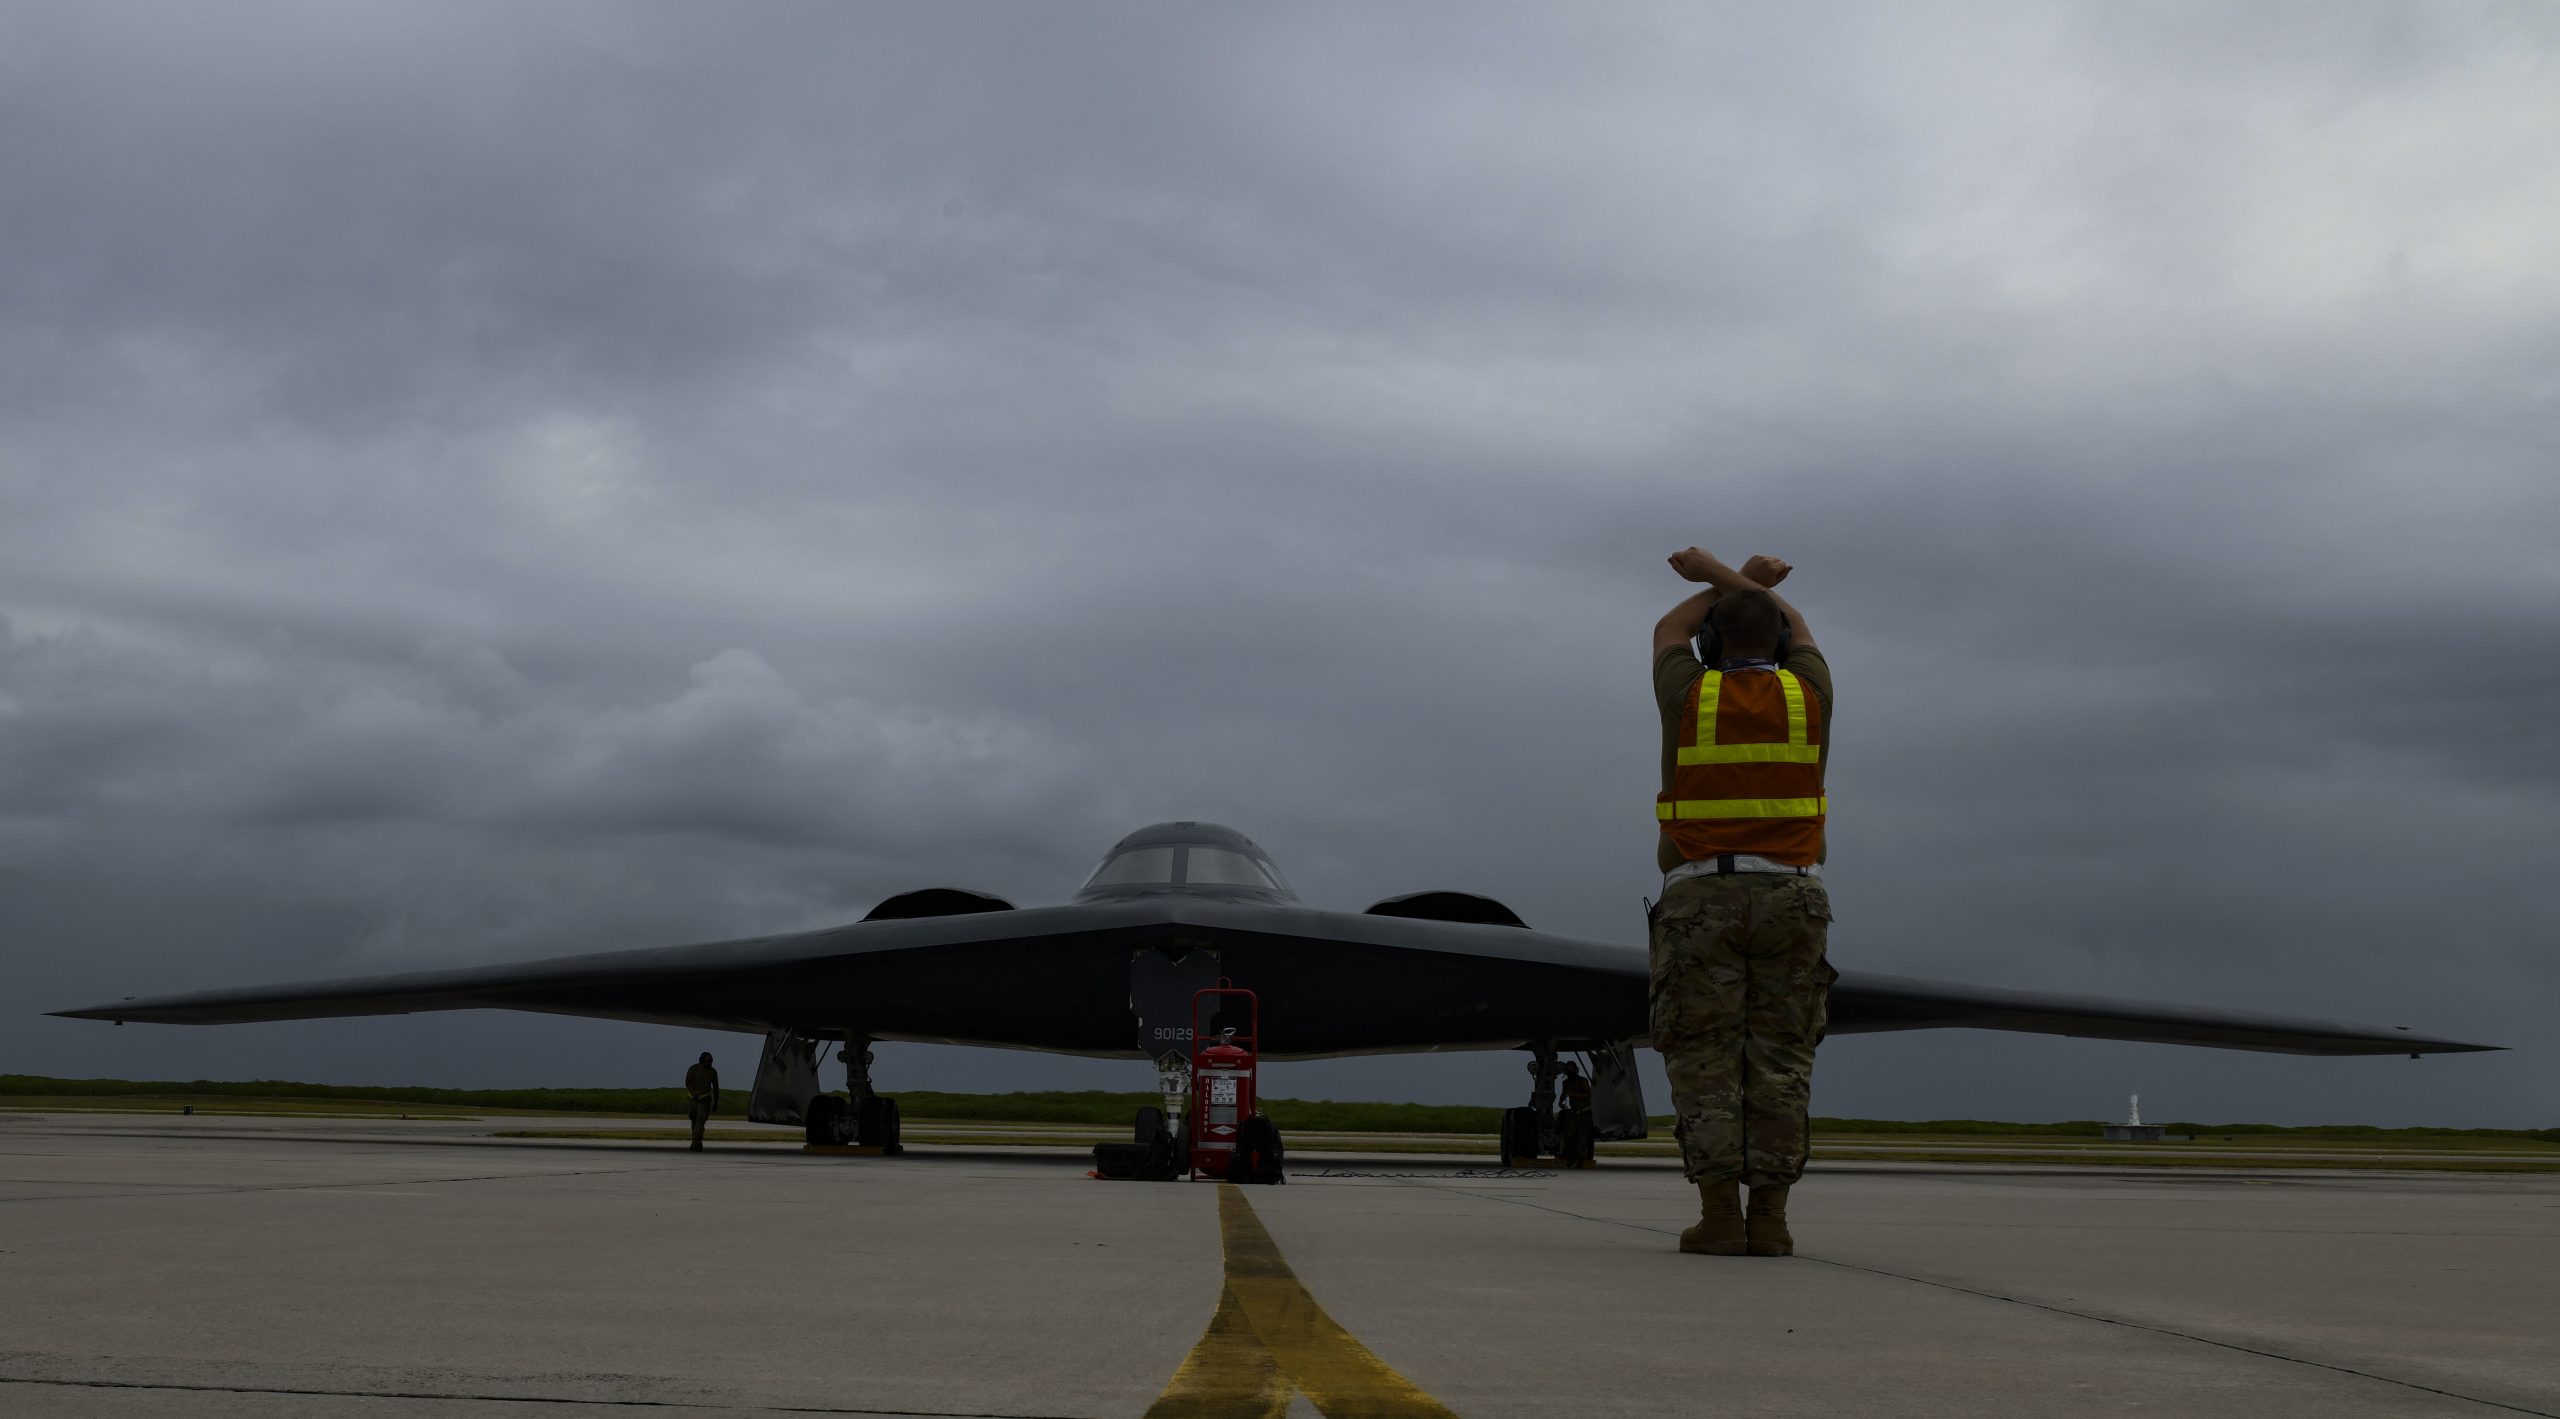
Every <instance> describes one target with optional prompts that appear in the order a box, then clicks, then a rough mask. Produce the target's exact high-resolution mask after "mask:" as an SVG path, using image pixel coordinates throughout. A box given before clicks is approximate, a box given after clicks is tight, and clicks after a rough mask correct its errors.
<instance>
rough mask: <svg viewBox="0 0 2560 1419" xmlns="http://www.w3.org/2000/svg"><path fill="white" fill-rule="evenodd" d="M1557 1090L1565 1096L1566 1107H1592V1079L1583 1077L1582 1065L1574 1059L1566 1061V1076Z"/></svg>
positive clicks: (1559, 1083) (1557, 1086) (1558, 1084)
mask: <svg viewBox="0 0 2560 1419" xmlns="http://www.w3.org/2000/svg"><path fill="white" fill-rule="evenodd" d="M1556 1090H1557V1092H1559V1093H1561V1094H1562V1095H1563V1096H1564V1106H1565V1107H1566V1108H1569V1109H1588V1108H1590V1107H1591V1081H1590V1080H1588V1079H1585V1078H1583V1077H1582V1066H1581V1065H1579V1064H1576V1063H1574V1062H1573V1061H1572V1060H1569V1059H1568V1060H1566V1061H1565V1062H1564V1078H1563V1079H1562V1080H1561V1081H1559V1082H1558V1083H1557V1085H1556Z"/></svg>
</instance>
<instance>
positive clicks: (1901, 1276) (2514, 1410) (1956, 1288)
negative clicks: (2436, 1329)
mask: <svg viewBox="0 0 2560 1419" xmlns="http://www.w3.org/2000/svg"><path fill="white" fill-rule="evenodd" d="M1399 1181H1400V1182H1402V1185H1404V1186H1407V1187H1425V1188H1430V1189H1431V1190H1433V1191H1435V1192H1446V1193H1453V1194H1456V1195H1457V1196H1460V1197H1472V1198H1477V1199H1480V1200H1482V1201H1485V1202H1502V1203H1508V1204H1510V1205H1511V1206H1513V1207H1527V1208H1531V1209H1533V1210H1535V1211H1539V1212H1550V1213H1553V1214H1555V1215H1556V1216H1558V1217H1571V1218H1574V1219H1576V1220H1578V1221H1583V1222H1597V1223H1599V1224H1601V1225H1603V1226H1609V1227H1625V1228H1628V1229H1630V1230H1633V1231H1638V1232H1650V1233H1652V1234H1654V1235H1655V1236H1662V1237H1676V1236H1678V1235H1679V1234H1680V1232H1679V1229H1678V1228H1676V1227H1656V1226H1652V1225H1650V1224H1648V1223H1644V1222H1628V1221H1622V1220H1620V1219H1619V1218H1615V1217H1594V1216H1591V1215H1590V1214H1589V1213H1584V1212H1575V1211H1572V1210H1571V1209H1569V1208H1563V1207H1550V1206H1548V1205H1547V1204H1546V1203H1543V1202H1531V1201H1529V1200H1528V1199H1526V1198H1519V1197H1506V1196H1504V1195H1502V1194H1500V1193H1494V1192H1480V1191H1476V1190H1474V1189H1470V1188H1461V1187H1449V1186H1446V1185H1443V1184H1437V1183H1430V1182H1421V1181H1403V1180H1399ZM1796 1260H1798V1261H1810V1262H1814V1263H1817V1264H1819V1265H1822V1266H1829V1267H1834V1268H1836V1269H1838V1270H1841V1271H1858V1272H1864V1273H1865V1274H1867V1275H1869V1276H1882V1277H1886V1278H1889V1279H1891V1280H1895V1281H1906V1282H1909V1283H1910V1284H1912V1285H1914V1286H1928V1287H1932V1288H1935V1289H1937V1290H1940V1291H1952V1292H1955V1293H1956V1294H1957V1295H1960V1296H1972V1297H1975V1298H1977V1299H1980V1300H1985V1301H2000V1302H2003V1303H2005V1304H2008V1305H2012V1306H2024V1307H2026V1308H2027V1309H2029V1310H2037V1311H2043V1312H2045V1313H2047V1314H2049V1315H2058V1316H2069V1317H2071V1318H2072V1319H2074V1320H2085V1321H2094V1322H2096V1323H2097V1324H2099V1325H2112V1326H2118V1327H2121V1328H2123V1329H2126V1330H2138V1331H2143V1332H2145V1333H2147V1334H2151V1335H2164V1336H2167V1337H2169V1338H2170V1339H2173V1340H2189V1341H2193V1342H2195V1343H2196V1344H2198V1345H2210V1346H2212V1347H2214V1348H2215V1349H2217V1350H2229V1351H2232V1352H2234V1353H2235V1354H2241V1355H2255V1356H2257V1357H2259V1358H2260V1359H2265V1360H2281V1361H2283V1362H2285V1363H2287V1364H2292V1365H2303V1366H2307V1367H2309V1368H2311V1369H2315V1370H2327V1371H2328V1372H2330V1373H2331V1374H2338V1375H2350V1376H2353V1377H2354V1378H2356V1379H2360V1380H2372V1381H2374V1382H2376V1383H2378V1384H2387V1385H2396V1386H2398V1387H2399V1388H2402V1389H2408V1390H2415V1391H2417V1392H2418V1393H2420V1394H2432V1395H2437V1396H2440V1397H2442V1398H2445V1399H2458V1400H2461V1401H2462V1402H2463V1403H2465V1404H2478V1405H2483V1406H2486V1407H2487V1408H2490V1409H2501V1410H2505V1411H2506V1412H2507V1413H2510V1414H2530V1415H2533V1416H2535V1419H2560V1414H2555V1413H2553V1412H2552V1411H2550V1410H2548V1409H2527V1408H2525V1407H2524V1406H2523V1405H2521V1404H2508V1403H2506V1402H2505V1401H2503V1400H2496V1399H2482V1398H2481V1397H2480V1396H2478V1395H2476V1394H2464V1393H2462V1392H2461V1391H2459V1390H2450V1389H2442V1388H2439V1387H2437V1386H2435V1385H2430V1384H2421V1383H2419V1382H2418V1381H2416V1380H2404V1379H2401V1378H2399V1377H2397V1376H2395V1375H2382V1374H2376V1373H2374V1372H2373V1371H2371V1370H2359V1369H2356V1368H2355V1367H2353V1366H2351V1365H2333V1364H2331V1363H2329V1362H2328V1361H2326V1360H2313V1359H2307V1358H2305V1357H2303V1356H2300V1355H2287V1354H2285V1353H2284V1352H2283V1351H2280V1350H2261V1349H2259V1348H2257V1347H2256V1346H2253V1345H2243V1344H2241V1343H2239V1342H2238V1341H2236V1340H2217V1339H2215V1338H2214V1337H2212V1336H2210V1335H2198V1334H2196V1333H2195V1332H2193V1331H2188V1330H2178V1329H2174V1328H2172V1327H2169V1326H2165V1325H2152V1324H2149V1323H2147V1322H2144V1321H2138V1320H2127V1319H2125V1318H2124V1317H2122V1316H2110V1315H2100V1314H2098V1313H2096V1312H2094V1311H2080V1310H2073V1309H2072V1308H2071V1307H2069V1306H2057V1305H2054V1304H2052V1303H2051V1302H2047V1301H2033V1300H2029V1299H2027V1298H2026V1297H2023V1296H2004V1295H2002V1294H2000V1293H1999V1292H1997V1291H1984V1290H1979V1289H1976V1288H1974V1287H1971V1286H1961V1285H1958V1284H1956V1283H1955V1282H1952V1281H1933V1280H1931V1279H1929V1278H1928V1277H1926V1276H1912V1275H1909V1274H1907V1273H1905V1272H1900V1271H1888V1270H1886V1269H1885V1268H1883V1267H1880V1266H1862V1265H1860V1264H1859V1263H1857V1262H1854V1261H1834V1260H1832V1259H1830V1258H1829V1257H1820V1256H1807V1255H1805V1254H1804V1253H1802V1252H1798V1253H1797V1254H1796Z"/></svg>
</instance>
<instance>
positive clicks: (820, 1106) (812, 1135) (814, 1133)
mask: <svg viewBox="0 0 2560 1419" xmlns="http://www.w3.org/2000/svg"><path fill="white" fill-rule="evenodd" d="M800 1121H801V1129H802V1134H803V1136H804V1137H806V1138H807V1139H808V1141H809V1144H810V1146H811V1147H815V1148H831V1147H833V1146H835V1145H836V1144H839V1143H842V1142H843V1141H844V1100H842V1099H840V1098H837V1097H836V1096H835V1095H833V1094H820V1095H818V1096H817V1097H816V1098H814V1099H811V1100H810V1101H809V1106H808V1108H806V1109H805V1110H803V1111H802V1112H801V1115H800Z"/></svg>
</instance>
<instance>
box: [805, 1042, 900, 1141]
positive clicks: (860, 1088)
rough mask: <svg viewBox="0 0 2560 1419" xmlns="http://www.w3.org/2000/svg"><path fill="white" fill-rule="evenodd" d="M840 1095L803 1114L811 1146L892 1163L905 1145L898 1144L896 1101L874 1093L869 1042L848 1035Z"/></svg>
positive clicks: (817, 1101)
mask: <svg viewBox="0 0 2560 1419" xmlns="http://www.w3.org/2000/svg"><path fill="white" fill-rule="evenodd" d="M842 1058H843V1060H844V1085H845V1091H844V1093H842V1094H820V1095H818V1096H816V1097H815V1098H812V1099H811V1100H809V1102H808V1104H807V1106H806V1107H805V1108H804V1109H803V1110H802V1115H801V1118H802V1123H803V1126H804V1127H805V1129H806V1130H807V1138H808V1145H809V1146H810V1147H812V1148H824V1149H826V1150H827V1151H829V1152H835V1151H837V1150H839V1149H841V1150H844V1151H847V1152H859V1153H877V1154H878V1155H880V1156H881V1157H884V1158H894V1157H897V1156H898V1155H899V1154H901V1153H904V1152H905V1151H907V1150H906V1146H905V1145H904V1144H902V1143H900V1142H899V1141H898V1101H897V1100H895V1099H892V1098H888V1097H885V1096H883V1095H881V1094H878V1093H874V1092H873V1091H872V1088H871V1060H872V1053H871V1041H870V1039H869V1037H867V1036H864V1035H858V1034H849V1035H848V1036H847V1037H846V1039H845V1042H844V1050H843V1052H842Z"/></svg>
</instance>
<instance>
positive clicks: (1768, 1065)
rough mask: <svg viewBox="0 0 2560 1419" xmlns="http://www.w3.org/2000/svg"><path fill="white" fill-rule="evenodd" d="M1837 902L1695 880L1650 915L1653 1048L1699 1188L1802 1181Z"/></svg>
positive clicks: (1683, 1154) (1776, 885)
mask: <svg viewBox="0 0 2560 1419" xmlns="http://www.w3.org/2000/svg"><path fill="white" fill-rule="evenodd" d="M1830 927H1831V896H1830V894H1829V893H1828V892H1826V891H1824V890H1823V887H1822V883H1821V882H1820V881H1819V880H1818V879H1815V878H1810V877H1796V876H1791V875H1781V874H1777V873H1765V872H1738V873H1734V874H1732V875H1730V876H1723V877H1690V878H1685V879H1683V880H1681V881H1678V882H1675V883H1673V884H1671V886H1670V887H1669V888H1668V889H1667V890H1665V891H1664V893H1663V894H1662V901H1661V902H1660V903H1659V904H1657V905H1656V906H1655V907H1654V909H1653V930H1652V942H1651V946H1652V956H1653V993H1652V994H1653V1047H1654V1048H1655V1049H1656V1050H1659V1051H1660V1052H1661V1054H1662V1062H1663V1065H1664V1067H1665V1068H1666V1069H1667V1070H1668V1071H1669V1072H1670V1075H1671V1103H1672V1108H1673V1109H1674V1111H1675V1112H1677V1114H1678V1115H1679V1125H1678V1128H1677V1132H1678V1134H1679V1137H1680V1163H1681V1171H1682V1172H1683V1173H1685V1174H1687V1176H1688V1178H1689V1180H1690V1181H1691V1182H1724V1181H1727V1180H1730V1179H1739V1180H1740V1181H1741V1182H1742V1183H1743V1184H1744V1185H1745V1186H1748V1187H1783V1186H1785V1185H1787V1184H1790V1183H1793V1182H1794V1181H1795V1180H1796V1179H1797V1178H1799V1177H1801V1176H1803V1175H1804V1161H1805V1154H1806V1152H1807V1150H1808V1148H1809V1146H1810V1145H1809V1140H1808V1139H1807V1136H1806V1125H1805V1111H1806V1105H1807V1103H1808V1101H1809V1099H1810V1096H1811V1089H1812V1083H1813V1051H1814V1047H1815V1046H1816V1045H1819V1044H1820V1043H1822V1031H1823V1026H1824V1024H1825V1023H1826V1021H1827V1019H1828V1007H1829V1004H1830V995H1831V983H1832V982H1833V981H1835V980H1837V979H1839V976H1840V973H1839V972H1838V971H1835V970H1833V969H1832V968H1831V963H1830V962H1829V961H1827V960H1825V959H1824V958H1823V951H1824V947H1825V944H1826V940H1827V937H1828V935H1829V932H1830Z"/></svg>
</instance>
